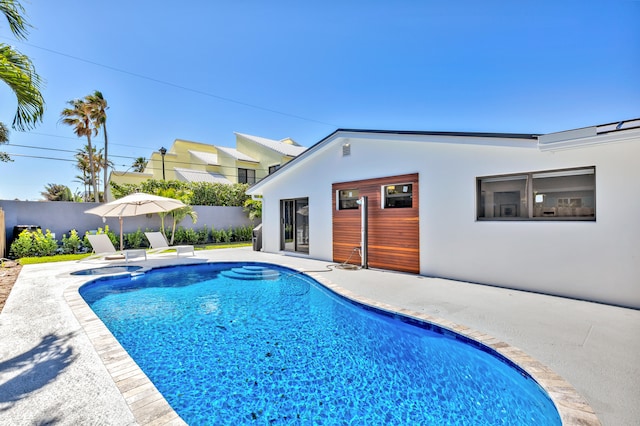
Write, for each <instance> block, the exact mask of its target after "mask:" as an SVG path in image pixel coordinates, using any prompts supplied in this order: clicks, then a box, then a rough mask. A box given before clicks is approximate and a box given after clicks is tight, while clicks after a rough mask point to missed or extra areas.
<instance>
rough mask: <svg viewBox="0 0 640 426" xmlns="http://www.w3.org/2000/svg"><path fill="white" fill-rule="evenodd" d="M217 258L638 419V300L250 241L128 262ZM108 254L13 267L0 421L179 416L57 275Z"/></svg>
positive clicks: (122, 421)
mask: <svg viewBox="0 0 640 426" xmlns="http://www.w3.org/2000/svg"><path fill="white" fill-rule="evenodd" d="M225 260H230V261H236V260H238V261H262V262H270V263H275V264H281V265H284V266H289V267H293V268H295V269H299V270H305V271H312V272H309V275H312V276H313V277H314V278H316V279H318V280H319V281H321V282H322V283H323V284H325V285H328V286H330V287H332V288H333V289H334V290H336V291H341V292H343V293H348V294H349V295H351V296H353V297H356V298H358V299H359V300H362V301H366V302H368V303H371V304H375V305H377V306H380V307H382V308H385V309H391V310H396V311H400V312H402V313H407V312H409V313H411V314H412V315H414V316H418V317H424V318H428V319H432V320H435V321H436V322H439V323H440V324H443V325H445V326H446V327H449V328H453V329H456V330H460V331H463V332H465V333H467V334H469V335H471V336H472V337H474V338H475V339H477V340H481V341H483V342H484V343H486V344H488V345H490V346H494V347H497V348H498V349H499V350H501V351H505V350H506V351H507V353H509V355H510V356H511V357H512V358H513V357H515V358H518V357H519V356H524V358H522V359H524V360H525V362H524V363H525V367H527V366H528V367H529V368H534V369H540V370H543V371H541V374H547V373H548V374H549V377H550V383H551V384H553V383H556V384H557V385H558V386H557V387H559V388H562V387H563V386H564V381H563V380H562V379H564V380H566V381H567V382H568V383H569V384H570V386H572V387H573V388H575V390H576V391H577V392H578V394H579V396H580V397H581V398H584V401H582V400H581V398H580V397H577V398H576V399H575V400H572V401H564V402H561V403H562V404H564V403H565V402H566V403H567V405H570V406H572V407H571V408H570V409H569V410H568V411H569V412H570V413H573V414H575V416H573V417H571V419H570V420H567V418H565V424H597V421H596V423H594V422H593V417H589V410H588V408H589V407H588V406H590V407H591V408H592V409H593V410H595V414H596V415H597V418H598V420H599V421H600V422H601V423H602V424H603V425H616V426H618V425H636V424H639V423H640V404H638V401H640V311H638V310H633V309H625V308H619V307H613V306H608V305H602V304H596V303H590V302H583V301H576V300H571V299H564V298H559V297H553V296H545V295H540V294H535V293H528V292H521V291H516V290H509V289H501V288H496V287H489V286H482V285H476V284H469V283H463V282H457V281H450V280H443V279H438V278H427V277H422V276H416V275H410V274H401V273H395V272H389V271H380V270H357V271H351V270H341V269H335V268H333V269H329V268H327V265H330V264H331V263H330V262H326V261H317V260H310V259H307V258H304V257H293V256H285V255H279V254H268V253H261V252H254V251H252V250H251V249H250V248H242V249H224V250H212V251H198V252H196V256H195V257H182V258H180V259H177V258H176V257H175V256H167V255H165V256H153V257H152V258H151V257H150V260H148V261H142V262H131V263H130V264H139V265H143V266H145V267H154V266H164V265H169V264H176V263H193V262H204V261H225ZM113 264H115V263H97V262H94V261H92V262H63V263H54V264H41V265H27V266H24V267H23V269H22V272H21V274H20V276H19V278H18V281H17V282H16V284H15V286H14V288H13V290H12V292H11V294H10V296H9V298H8V299H7V303H6V305H5V307H4V309H3V311H2V313H1V314H0V418H1V419H2V421H1V422H0V423H6V424H12V425H31V424H57V425H77V424H102V425H135V424H158V425H159V424H183V422H182V421H181V420H180V419H179V417H177V415H175V413H174V412H173V411H172V410H170V409H169V408H168V407H167V405H166V402H164V400H163V399H162V397H161V396H159V395H158V394H157V391H155V392H154V388H153V385H151V384H150V382H148V380H146V378H145V377H144V375H143V374H142V375H141V372H140V371H139V369H138V368H137V366H136V365H135V363H133V362H132V361H131V359H130V358H129V357H128V356H127V355H126V353H125V352H124V351H123V350H122V349H121V348H120V347H119V345H118V344H117V343H114V342H113V338H112V337H110V334H109V333H108V331H106V328H105V327H104V325H102V323H101V322H100V321H99V320H96V318H95V317H94V316H93V315H92V313H91V310H90V309H89V308H88V307H87V306H86V304H84V302H83V301H82V300H81V298H80V297H79V296H78V294H77V288H78V287H79V286H80V285H81V284H82V283H84V282H86V281H89V280H90V279H92V278H94V277H91V276H73V275H69V273H70V272H73V271H78V270H81V269H87V268H91V267H98V266H105V265H113ZM503 342H504V343H503ZM521 351H522V352H524V354H523V353H522V352H521ZM529 357H530V358H529ZM531 358H532V359H531ZM536 362H539V364H536ZM544 366H546V367H548V369H546V368H544ZM555 374H557V375H558V376H559V377H557V376H555ZM554 377H555V378H554ZM560 390H562V389H560ZM584 402H586V404H587V405H585V411H580V407H581V406H582V404H583V403H584Z"/></svg>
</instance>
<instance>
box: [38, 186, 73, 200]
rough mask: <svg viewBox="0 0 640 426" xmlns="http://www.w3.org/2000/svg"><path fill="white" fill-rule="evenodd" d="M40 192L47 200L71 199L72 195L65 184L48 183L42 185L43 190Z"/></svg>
mask: <svg viewBox="0 0 640 426" xmlns="http://www.w3.org/2000/svg"><path fill="white" fill-rule="evenodd" d="M40 194H42V196H43V197H44V198H45V199H46V200H47V201H73V200H74V197H73V194H72V193H71V190H70V189H69V187H68V186H66V185H61V184H57V183H50V184H48V185H46V186H45V187H44V191H42V192H41V193H40Z"/></svg>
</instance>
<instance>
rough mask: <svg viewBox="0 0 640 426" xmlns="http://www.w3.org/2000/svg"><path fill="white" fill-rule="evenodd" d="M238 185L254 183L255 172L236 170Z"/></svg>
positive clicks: (251, 170)
mask: <svg viewBox="0 0 640 426" xmlns="http://www.w3.org/2000/svg"><path fill="white" fill-rule="evenodd" d="M238 183H250V184H251V183H256V171H255V170H253V169H238Z"/></svg>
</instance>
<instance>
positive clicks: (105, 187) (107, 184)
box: [102, 121, 109, 203]
mask: <svg viewBox="0 0 640 426" xmlns="http://www.w3.org/2000/svg"><path fill="white" fill-rule="evenodd" d="M103 129H104V193H103V195H102V197H103V200H104V202H105V203H106V202H108V201H109V200H107V187H108V186H109V179H108V178H109V177H108V169H109V157H108V156H107V147H108V145H109V142H108V138H107V123H106V121H105V123H104V126H103Z"/></svg>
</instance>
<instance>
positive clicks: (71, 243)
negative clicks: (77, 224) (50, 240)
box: [62, 229, 83, 254]
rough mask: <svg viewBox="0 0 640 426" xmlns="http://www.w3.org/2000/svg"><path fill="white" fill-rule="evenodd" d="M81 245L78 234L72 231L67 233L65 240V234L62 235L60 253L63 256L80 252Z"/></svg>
mask: <svg viewBox="0 0 640 426" xmlns="http://www.w3.org/2000/svg"><path fill="white" fill-rule="evenodd" d="M82 247H83V244H82V240H81V239H80V237H79V236H78V232H77V231H76V230H75V229H72V230H71V231H70V232H69V237H68V238H67V234H63V235H62V253H63V254H74V253H78V252H80V250H81V249H82Z"/></svg>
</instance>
